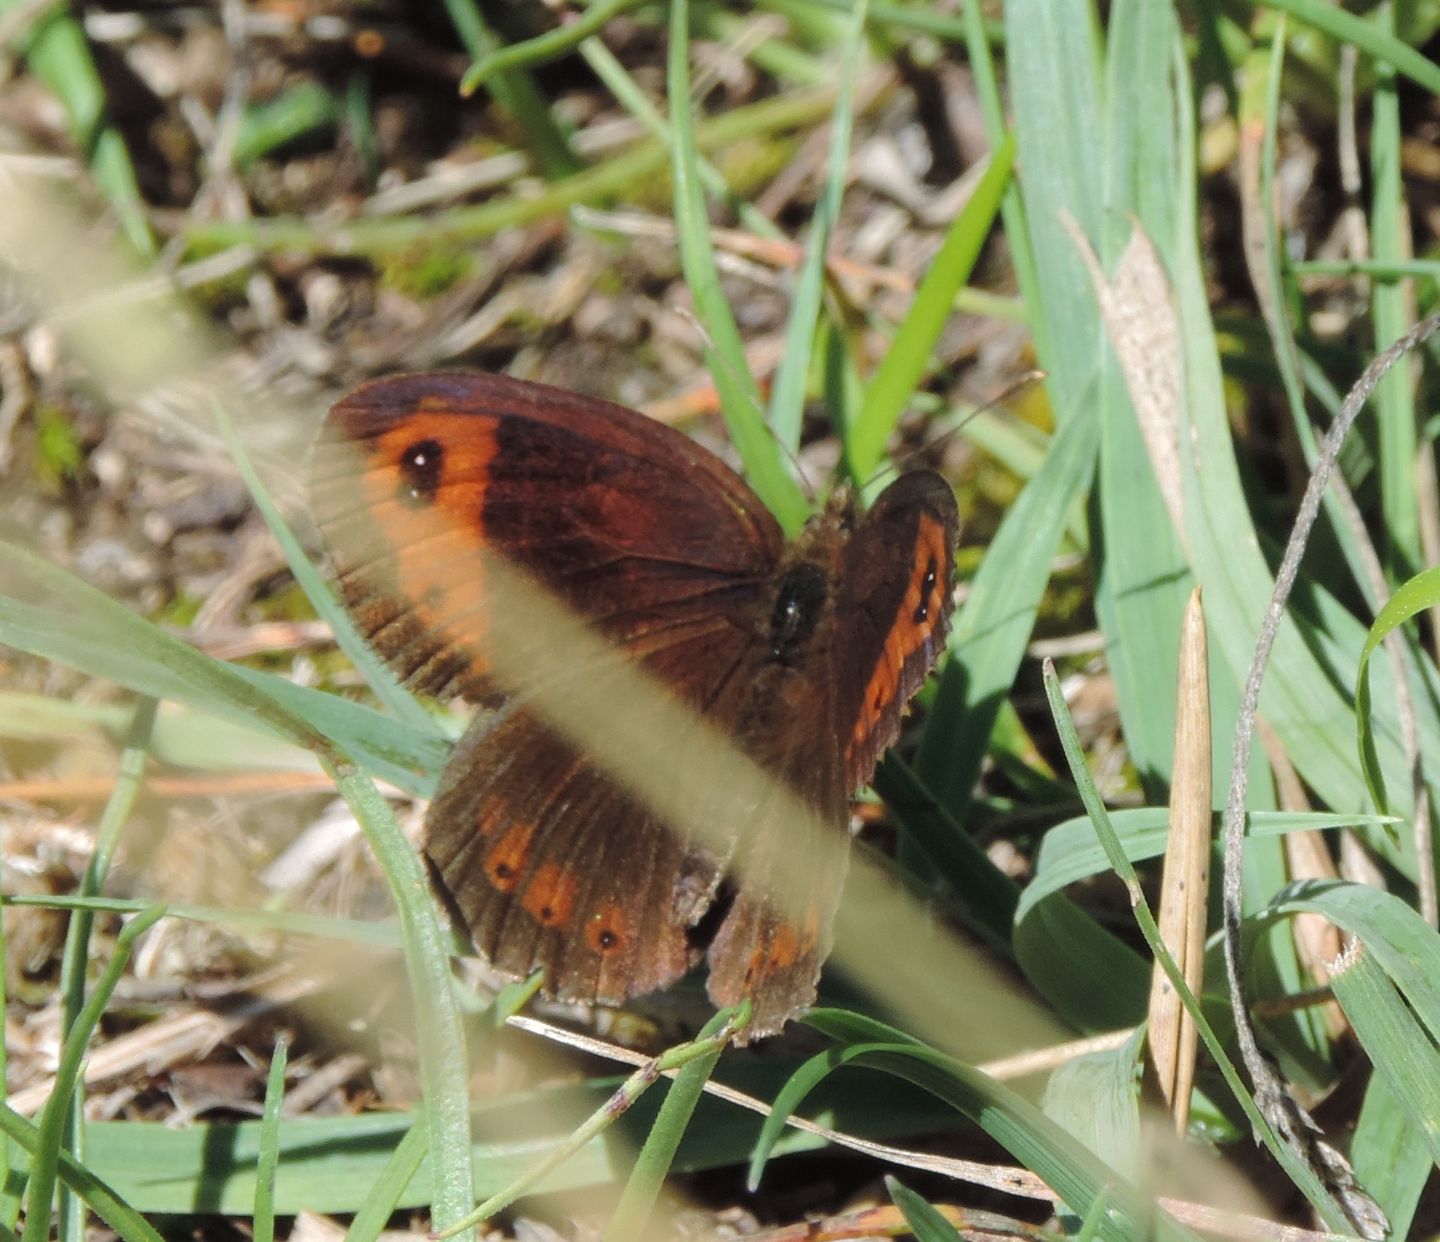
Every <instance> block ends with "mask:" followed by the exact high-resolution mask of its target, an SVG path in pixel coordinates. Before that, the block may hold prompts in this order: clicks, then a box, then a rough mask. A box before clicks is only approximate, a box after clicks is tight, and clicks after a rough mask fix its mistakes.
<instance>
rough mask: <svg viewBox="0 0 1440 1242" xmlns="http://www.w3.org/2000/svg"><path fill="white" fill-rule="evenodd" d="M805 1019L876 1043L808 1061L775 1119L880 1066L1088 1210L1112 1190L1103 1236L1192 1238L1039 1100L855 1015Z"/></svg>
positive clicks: (818, 1014)
mask: <svg viewBox="0 0 1440 1242" xmlns="http://www.w3.org/2000/svg"><path fill="white" fill-rule="evenodd" d="M806 1020H807V1022H808V1023H809V1024H810V1025H813V1026H816V1027H819V1028H820V1029H821V1030H824V1031H826V1032H827V1033H829V1034H831V1035H832V1036H834V1037H835V1038H838V1039H855V1038H856V1037H857V1036H858V1035H859V1034H860V1033H861V1032H863V1031H865V1030H866V1029H867V1028H868V1029H869V1030H871V1031H872V1032H873V1034H872V1036H871V1041H867V1042H863V1043H851V1044H849V1045H848V1046H843V1047H838V1048H832V1049H831V1050H830V1051H828V1052H825V1053H821V1054H820V1055H819V1056H817V1057H814V1058H812V1059H811V1060H810V1061H808V1062H806V1064H805V1065H804V1066H803V1067H801V1069H800V1070H797V1071H796V1073H795V1074H794V1075H793V1076H792V1078H791V1080H790V1082H788V1083H787V1084H786V1085H785V1087H784V1089H782V1091H781V1092H780V1093H779V1094H778V1095H777V1096H776V1098H775V1101H774V1105H773V1110H774V1111H773V1114H772V1116H774V1117H776V1118H783V1117H785V1116H786V1115H788V1114H790V1113H793V1112H795V1111H797V1109H798V1108H799V1106H800V1105H801V1104H802V1103H803V1101H804V1099H805V1097H806V1096H807V1095H808V1094H809V1093H810V1091H812V1090H813V1089H814V1088H815V1087H816V1086H817V1085H818V1084H819V1083H820V1082H821V1081H823V1080H824V1079H825V1078H826V1077H827V1076H828V1075H829V1074H831V1073H833V1072H834V1071H835V1070H838V1069H841V1068H843V1067H845V1066H847V1065H862V1066H866V1067H869V1068H872V1069H878V1070H881V1071H883V1072H884V1073H887V1074H892V1075H894V1076H896V1077H898V1078H902V1079H905V1080H906V1081H908V1082H912V1083H914V1084H915V1085H916V1086H918V1087H920V1088H921V1089H922V1090H925V1091H927V1092H930V1093H931V1094H933V1095H935V1096H936V1098H938V1099H940V1100H942V1101H944V1102H945V1103H947V1104H949V1105H950V1106H951V1107H952V1108H954V1109H956V1111H958V1112H960V1113H961V1114H963V1115H964V1116H966V1117H967V1118H969V1119H970V1120H971V1121H972V1122H974V1123H975V1124H976V1125H978V1126H979V1127H980V1128H981V1129H982V1130H984V1131H985V1132H986V1133H987V1134H989V1135H990V1137H991V1138H993V1139H994V1140H995V1141H996V1142H998V1143H999V1144H1000V1145H1001V1146H1002V1147H1003V1148H1004V1149H1005V1150H1006V1151H1008V1152H1009V1153H1010V1155H1011V1156H1013V1157H1014V1158H1015V1159H1016V1160H1017V1161H1019V1163H1021V1164H1023V1165H1024V1166H1025V1167H1026V1168H1028V1169H1030V1170H1031V1171H1032V1172H1034V1173H1035V1174H1036V1175H1037V1176H1038V1177H1040V1178H1041V1179H1042V1180H1043V1181H1044V1182H1045V1184H1046V1185H1048V1186H1049V1187H1050V1188H1051V1189H1053V1190H1054V1191H1055V1192H1056V1193H1057V1194H1058V1195H1059V1196H1060V1197H1061V1198H1062V1199H1063V1200H1064V1201H1065V1202H1066V1203H1067V1204H1068V1205H1069V1206H1070V1207H1071V1208H1072V1209H1073V1210H1075V1211H1077V1212H1083V1211H1085V1210H1086V1208H1088V1207H1089V1205H1091V1204H1093V1203H1094V1202H1095V1200H1096V1199H1097V1198H1099V1197H1100V1196H1101V1195H1102V1194H1109V1195H1110V1196H1111V1198H1110V1212H1109V1218H1108V1220H1107V1228H1106V1229H1105V1231H1104V1236H1105V1237H1107V1238H1133V1239H1136V1240H1137V1242H1138V1240H1139V1239H1140V1238H1142V1237H1146V1236H1151V1235H1150V1234H1149V1231H1148V1227H1149V1226H1153V1227H1154V1231H1155V1232H1154V1235H1153V1236H1157V1237H1162V1238H1189V1237H1192V1236H1193V1235H1191V1234H1190V1233H1189V1231H1188V1230H1185V1229H1184V1228H1182V1227H1181V1226H1179V1225H1178V1224H1176V1222H1175V1221H1174V1220H1173V1219H1171V1218H1170V1217H1168V1216H1167V1215H1166V1214H1165V1213H1163V1212H1158V1213H1157V1212H1153V1211H1151V1210H1150V1209H1149V1206H1148V1205H1147V1203H1146V1201H1145V1200H1144V1198H1143V1197H1142V1196H1141V1195H1140V1194H1139V1192H1138V1191H1136V1190H1135V1189H1134V1188H1133V1187H1132V1186H1130V1185H1129V1184H1128V1183H1127V1182H1126V1181H1125V1180H1124V1179H1123V1178H1121V1177H1119V1176H1118V1175H1117V1174H1116V1172H1115V1170H1114V1169H1112V1168H1110V1167H1108V1166H1107V1165H1106V1164H1104V1163H1102V1162H1101V1161H1100V1160H1098V1159H1097V1158H1096V1157H1095V1156H1093V1155H1092V1154H1091V1153H1090V1152H1089V1151H1087V1150H1086V1149H1085V1148H1084V1147H1083V1146H1082V1145H1081V1144H1080V1143H1079V1142H1078V1141H1077V1140H1076V1139H1075V1138H1074V1137H1073V1136H1071V1135H1069V1134H1067V1133H1066V1132H1065V1131H1064V1130H1062V1129H1061V1128H1060V1127H1059V1126H1058V1125H1056V1124H1055V1123H1054V1122H1053V1121H1051V1120H1050V1119H1049V1118H1048V1117H1046V1116H1045V1115H1044V1114H1043V1113H1041V1112H1040V1110H1039V1109H1037V1108H1036V1107H1035V1106H1034V1105H1033V1104H1030V1103H1029V1102H1028V1101H1025V1100H1023V1099H1022V1098H1021V1097H1020V1096H1019V1095H1017V1094H1016V1093H1014V1092H1013V1091H1011V1090H1010V1089H1009V1088H1008V1087H1005V1086H1003V1085H1001V1084H1000V1083H997V1082H996V1081H995V1080H994V1079H992V1078H989V1077H988V1076H986V1075H984V1074H982V1073H980V1072H979V1071H977V1070H975V1069H972V1068H971V1067H969V1066H967V1065H964V1064H962V1063H961V1062H959V1061H956V1060H954V1059H953V1058H951V1057H947V1056H945V1055H943V1054H942V1053H939V1052H936V1051H935V1050H934V1049H932V1048H927V1047H925V1046H924V1045H922V1044H919V1043H914V1042H888V1043H887V1042H875V1041H876V1038H877V1037H878V1036H879V1035H880V1034H881V1033H882V1032H886V1031H888V1028H886V1027H884V1026H882V1025H881V1024H880V1023H869V1022H866V1021H865V1020H863V1019H860V1018H859V1017H858V1016H857V1015H843V1016H842V1015H835V1014H833V1013H832V1011H829V1010H814V1011H812V1012H811V1014H810V1015H809V1016H808V1018H807V1019H806ZM890 1033H891V1034H892V1035H893V1034H894V1032H890ZM776 1132H777V1133H778V1130H777V1131H776ZM770 1133H771V1127H770V1126H768V1125H767V1128H766V1130H765V1131H763V1132H762V1137H761V1139H760V1142H759V1144H757V1155H758V1154H759V1153H760V1151H761V1150H763V1149H764V1148H765V1144H766V1142H767V1141H768V1139H769V1137H770ZM753 1168H754V1166H753V1165H752V1171H753ZM752 1182H753V1177H752Z"/></svg>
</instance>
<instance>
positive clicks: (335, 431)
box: [311, 372, 781, 698]
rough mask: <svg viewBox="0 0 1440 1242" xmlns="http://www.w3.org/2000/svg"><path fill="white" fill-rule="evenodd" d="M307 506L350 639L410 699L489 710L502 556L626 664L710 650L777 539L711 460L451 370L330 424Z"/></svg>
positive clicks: (591, 414) (625, 425) (587, 409)
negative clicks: (489, 559)
mask: <svg viewBox="0 0 1440 1242" xmlns="http://www.w3.org/2000/svg"><path fill="white" fill-rule="evenodd" d="M311 488H312V503H313V506H314V509H315V515H316V519H317V521H318V523H319V525H320V527H321V530H322V532H323V533H324V535H325V538H326V542H327V544H328V545H329V547H330V551H331V555H332V559H333V560H334V562H335V566H336V571H337V575H338V577H339V581H340V585H341V588H342V590H343V592H344V595H345V600H346V603H347V604H348V605H349V607H350V609H351V611H352V613H353V614H354V615H355V617H356V619H357V621H358V622H359V624H360V627H361V629H362V632H363V633H364V634H365V636H366V637H367V638H368V639H369V640H370V641H371V643H372V644H373V645H374V646H375V648H376V650H378V651H379V652H380V653H381V655H383V656H384V657H385V658H386V660H387V661H389V663H390V664H391V666H392V667H393V668H394V669H395V670H396V671H397V673H399V675H400V676H401V677H403V678H405V679H406V680H407V681H408V682H409V684H411V685H412V686H413V687H414V688H415V689H418V690H421V691H423V692H426V693H430V694H436V695H440V696H444V695H446V694H450V693H454V692H457V691H458V692H461V693H464V694H465V695H466V696H467V697H470V698H482V697H489V696H490V695H492V694H494V693H495V692H496V691H497V690H499V689H503V687H497V686H496V685H494V684H493V680H492V678H491V676H490V668H489V664H488V661H487V659H486V655H485V648H486V642H487V636H488V634H489V630H490V618H491V609H492V607H493V604H494V600H493V598H492V596H491V593H490V591H489V584H488V583H487V575H486V570H485V556H486V555H498V556H501V557H504V558H505V559H506V560H507V561H508V562H510V563H512V564H514V565H515V566H517V567H518V568H520V569H522V570H524V571H525V572H526V573H527V574H529V575H530V576H531V577H533V578H534V579H535V580H536V581H537V582H538V583H540V584H541V585H542V586H544V587H547V588H549V589H550V590H551V591H553V592H554V593H556V594H557V595H558V596H559V597H560V599H561V600H562V601H564V602H565V603H566V604H568V605H569V606H570V607H571V608H572V609H574V610H575V611H576V612H577V613H578V614H579V615H580V616H582V617H584V618H586V619H587V620H590V621H591V622H592V623H593V624H595V625H596V626H597V627H598V628H599V629H600V630H601V631H602V632H603V633H605V634H606V635H607V636H609V637H611V638H612V639H613V640H614V641H616V642H618V643H620V644H621V645H622V646H625V647H627V648H633V649H637V650H643V649H646V648H664V647H668V646H670V645H672V642H673V641H675V640H677V638H678V639H679V640H683V639H685V638H687V637H689V636H691V635H693V634H697V633H713V632H714V631H716V630H717V629H719V628H721V627H724V626H725V625H727V624H729V623H730V622H731V620H732V618H733V616H734V615H735V613H736V610H737V609H738V610H741V611H743V610H744V608H745V607H746V605H747V601H749V600H750V599H751V598H752V597H753V596H754V595H755V593H756V592H757V591H758V590H759V589H761V588H762V587H763V585H764V583H765V581H766V580H767V579H768V577H769V575H770V574H772V573H773V572H774V568H775V564H776V562H777V560H778V558H779V555H780V549H781V536H780V531H779V527H778V526H777V525H776V523H775V521H774V519H773V518H772V517H771V516H770V514H769V512H768V511H767V510H766V509H765V507H764V506H763V505H762V504H761V503H760V502H759V500H758V499H757V498H756V497H755V495H754V494H753V493H752V492H751V491H750V490H749V488H747V487H745V485H744V484H743V483H741V482H740V480H739V479H738V478H737V477H736V476H735V475H734V473H733V472H732V471H730V470H729V469H728V468H727V467H726V466H725V465H724V464H723V463H721V462H720V461H719V460H718V459H716V458H715V457H714V456H713V455H712V454H710V453H708V452H706V451H705V450H704V449H702V448H700V447H699V446H698V445H696V444H694V443H693V442H692V441H691V440H690V439H688V438H687V437H686V436H683V435H681V434H680V433H679V432H676V431H673V430H672V429H670V428H668V427H665V426H662V425H661V424H659V423H655V422H654V421H652V420H650V419H647V418H645V417H644V416H643V415H641V414H636V413H635V412H634V411H631V410H626V409H624V408H623V407H621V406H616V405H611V404H609V403H607V402H602V401H597V400H594V399H591V398H586V397H581V396H578V395H576V394H574V393H564V392H560V391H559V390H558V389H548V388H542V387H541V386H539V385H535V384H525V383H522V382H520V381H517V380H510V379H506V378H504V377H501V376H491V375H476V374H471V373H464V372H454V373H448V372H441V373H434V374H426V375H401V376H395V377H392V378H389V379H383V380H377V381H375V382H373V383H370V384H366V385H363V386H362V387H360V388H358V389H356V390H355V391H354V392H353V393H351V394H350V395H349V396H347V397H346V398H345V399H344V400H342V401H341V402H340V403H339V404H337V405H336V406H335V407H334V409H333V410H331V412H330V416H329V417H328V419H327V420H326V424H325V430H324V433H323V434H322V438H321V443H320V445H319V447H318V450H317V452H316V454H315V459H314V465H313V468H312V485H311Z"/></svg>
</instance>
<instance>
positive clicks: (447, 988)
mask: <svg viewBox="0 0 1440 1242" xmlns="http://www.w3.org/2000/svg"><path fill="white" fill-rule="evenodd" d="M332 775H333V776H334V778H335V786H336V788H337V789H338V790H339V791H340V795H341V796H342V797H343V798H344V799H345V801H346V804H347V805H348V806H349V807H350V809H351V810H352V811H353V812H354V814H355V818H356V819H357V820H358V821H359V823H360V827H361V830H362V831H363V832H364V833H365V839H366V840H367V841H368V842H369V844H370V848H371V850H372V851H373V852H374V854H375V858H376V861H377V862H378V863H379V864H380V868H381V870H382V871H383V872H384V873H385V878H386V880H387V882H388V883H389V886H390V893H391V896H392V897H393V898H394V901H395V906H396V909H397V910H398V911H399V914H400V928H401V934H402V940H403V944H404V949H405V971H406V975H407V978H408V981H409V984H410V989H411V997H412V1000H413V1003H414V1011H413V1012H414V1017H415V1034H416V1042H417V1048H418V1059H419V1063H420V1081H421V1085H422V1088H423V1091H424V1100H425V1120H426V1123H427V1129H428V1131H429V1135H428V1137H429V1146H430V1151H431V1153H432V1160H431V1164H432V1168H433V1172H434V1185H433V1187H432V1189H433V1193H434V1200H433V1207H432V1212H433V1225H434V1227H435V1228H436V1229H444V1228H445V1227H446V1226H448V1225H452V1224H454V1223H455V1222H456V1221H459V1220H462V1219H464V1218H465V1217H466V1216H468V1215H469V1214H470V1213H471V1211H472V1210H473V1208H474V1204H475V1189H474V1188H475V1175H474V1171H473V1168H472V1164H471V1157H470V1106H469V1095H468V1091H467V1087H468V1084H469V1080H470V1079H469V1072H468V1064H467V1059H466V1053H465V1032H464V1029H463V1027H462V1026H461V1021H460V1008H459V1005H458V1004H457V1002H456V999H455V990H454V985H453V980H452V978H451V974H450V952H449V949H450V946H449V942H448V941H447V939H446V937H445V935H444V933H443V932H442V931H441V928H440V920H439V918H438V916H437V914H436V911H435V903H434V901H433V900H432V899H431V896H430V884H429V880H428V879H427V877H426V875H425V869H424V866H423V865H422V864H421V862H420V858H419V856H418V855H417V854H416V853H415V851H414V850H413V849H411V848H410V843H409V842H408V841H407V840H406V839H405V834H404V833H403V832H402V831H401V830H400V825H399V824H398V823H397V822H396V820H395V814H394V812H393V811H392V810H391V809H390V804H389V803H388V802H386V801H385V799H384V798H382V797H381V796H380V794H379V793H378V792H377V790H376V789H375V786H374V785H373V784H372V783H371V782H370V781H369V780H368V779H367V778H366V777H364V776H362V775H361V774H360V773H359V772H357V771H355V770H354V769H353V768H349V767H344V768H337V769H336V770H334V771H333V773H332Z"/></svg>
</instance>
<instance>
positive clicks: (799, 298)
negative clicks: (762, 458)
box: [770, 0, 866, 453]
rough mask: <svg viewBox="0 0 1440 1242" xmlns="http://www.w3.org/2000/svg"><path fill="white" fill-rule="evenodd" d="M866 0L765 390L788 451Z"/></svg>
mask: <svg viewBox="0 0 1440 1242" xmlns="http://www.w3.org/2000/svg"><path fill="white" fill-rule="evenodd" d="M865 14H866V0H856V4H855V8H854V10H853V11H852V13H851V15H850V28H849V30H848V31H847V32H846V35H845V44H844V50H843V51H842V53H841V61H840V91H839V97H838V99H837V102H836V107H835V120H834V121H833V122H832V123H831V129H830V156H829V160H828V162H827V165H826V174H825V186H824V189H823V190H822V191H821V194H820V201H819V202H818V203H817V204H816V205H815V211H814V213H813V214H812V215H811V217H810V238H809V240H808V242H807V243H806V246H805V260H804V262H803V263H802V264H801V267H800V275H799V278H798V279H797V280H796V282H795V289H794V293H793V294H792V295H791V299H790V316H789V320H788V322H787V323H786V325H785V351H784V353H783V354H782V355H781V357H780V365H779V367H777V368H776V371H775V382H774V384H773V386H772V388H771V391H770V426H771V428H772V429H773V430H774V433H775V436H776V438H777V439H779V441H780V443H781V444H782V445H784V446H785V447H786V448H787V449H789V450H790V451H791V452H792V453H793V452H794V451H795V450H796V449H797V448H799V446H800V427H801V423H802V422H803V421H804V415H805V386H806V384H807V383H808V381H809V378H810V358H811V353H812V348H813V346H814V343H815V334H816V330H817V328H818V326H819V323H820V310H821V298H822V297H823V295H824V292H825V263H826V260H827V259H828V258H829V254H830V235H831V233H832V232H833V231H834V229H835V222H836V221H837V220H838V219H839V218H840V202H841V199H842V198H843V197H844V194H845V173H846V169H847V168H848V167H849V162H850V134H851V130H852V126H853V123H854V104H855V79H856V74H857V72H858V70H859V65H860V53H861V51H862V49H863V48H864V46H865Z"/></svg>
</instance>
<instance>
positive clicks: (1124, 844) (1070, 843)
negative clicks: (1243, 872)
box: [1015, 806, 1400, 923]
mask: <svg viewBox="0 0 1440 1242" xmlns="http://www.w3.org/2000/svg"><path fill="white" fill-rule="evenodd" d="M1399 822H1400V821H1399V820H1398V819H1396V818H1395V817H1394V816H1390V815H1354V816H1351V815H1336V814H1333V813H1331V812H1328V811H1251V812H1250V813H1249V815H1248V816H1246V821H1245V835H1246V837H1248V838H1252V839H1253V838H1257V837H1269V836H1282V835H1284V834H1285V833H1287V832H1305V831H1314V832H1326V831H1329V830H1332V829H1335V828H1352V827H1373V828H1385V827H1389V826H1391V825H1393V824H1397V823H1399ZM1110 823H1111V826H1112V827H1113V828H1114V830H1115V837H1116V839H1117V840H1118V841H1119V843H1120V848H1121V850H1122V851H1123V852H1124V854H1125V857H1126V858H1128V859H1129V860H1130V861H1131V862H1135V863H1138V862H1145V861H1146V860H1147V859H1151V858H1159V857H1160V856H1161V855H1162V854H1164V853H1165V838H1166V836H1167V835H1168V833H1169V831H1170V812H1169V810H1168V809H1167V808H1165V807H1159V806H1156V807H1134V808H1131V809H1128V810H1119V811H1111V812H1110ZM1213 826H1214V829H1215V835H1217V836H1218V833H1219V828H1220V814H1219V812H1216V814H1215V819H1214V825H1213ZM1109 868H1110V863H1109V858H1108V856H1107V855H1106V853H1105V847H1104V845H1103V844H1102V843H1101V841H1100V838H1099V837H1098V836H1097V835H1096V833H1095V825H1094V824H1093V823H1091V821H1090V818H1089V816H1078V817H1076V818H1074V819H1067V820H1065V821H1064V822H1063V823H1059V824H1056V825H1055V827H1053V828H1051V829H1050V830H1049V831H1048V832H1046V834H1045V837H1044V839H1043V840H1042V841H1041V842H1040V851H1039V853H1038V854H1036V856H1035V866H1034V873H1033V875H1032V877H1031V880H1030V883H1029V884H1027V885H1026V886H1025V888H1024V891H1023V892H1021V894H1020V900H1019V904H1018V906H1017V909H1016V914H1015V920H1016V922H1017V923H1018V922H1020V921H1022V920H1023V919H1024V918H1025V916H1026V915H1027V914H1028V913H1029V912H1030V910H1031V908H1032V907H1034V906H1035V905H1037V904H1038V903H1039V902H1041V901H1043V900H1044V899H1045V898H1046V897H1049V896H1050V895H1051V894H1052V893H1058V892H1061V891H1063V890H1064V889H1065V888H1067V887H1069V886H1070V885H1071V884H1076V883H1079V882H1080V881H1081V880H1086V879H1089V878H1090V877H1091V876H1096V875H1101V874H1103V873H1104V872H1105V871H1107V870H1109Z"/></svg>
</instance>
